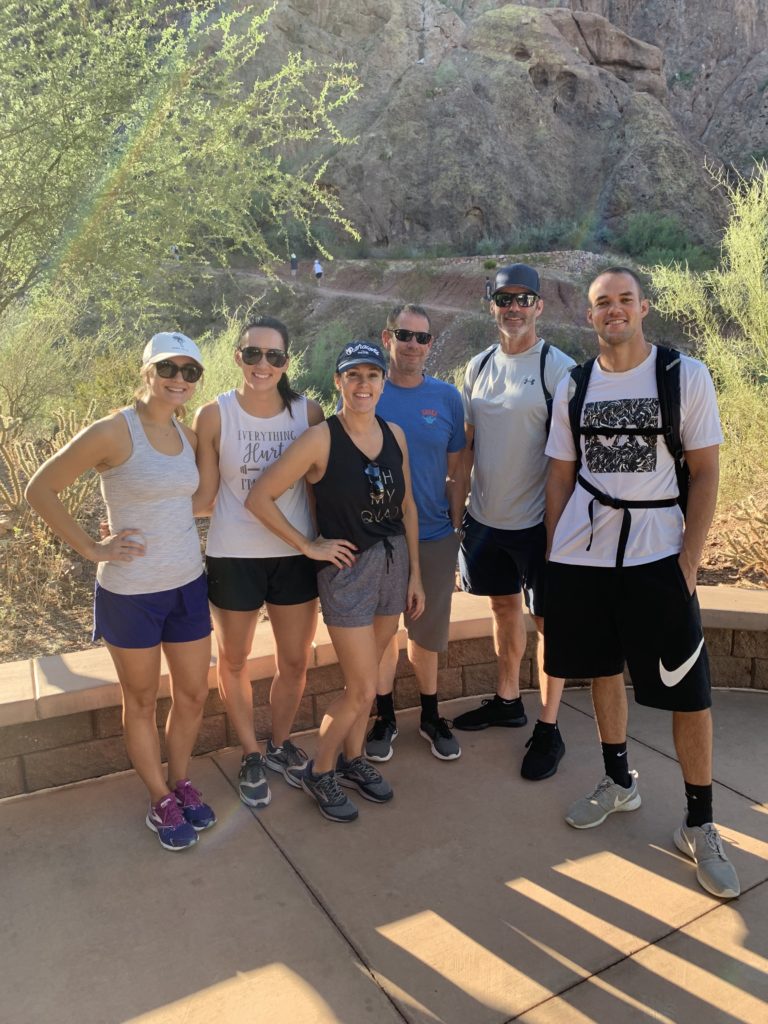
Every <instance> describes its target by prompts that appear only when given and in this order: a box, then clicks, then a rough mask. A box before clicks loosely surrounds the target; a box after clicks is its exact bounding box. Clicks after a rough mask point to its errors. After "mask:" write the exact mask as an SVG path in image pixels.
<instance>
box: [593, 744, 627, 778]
mask: <svg viewBox="0 0 768 1024" xmlns="http://www.w3.org/2000/svg"><path fill="white" fill-rule="evenodd" d="M600 746H601V747H602V748H603V764H604V765H605V774H606V775H608V776H609V777H610V778H612V779H613V781H614V782H615V783H616V785H617V786H623V787H624V789H629V787H630V786H631V785H632V776H631V775H630V774H629V763H628V761H627V744H626V741H625V742H624V743H601V744H600Z"/></svg>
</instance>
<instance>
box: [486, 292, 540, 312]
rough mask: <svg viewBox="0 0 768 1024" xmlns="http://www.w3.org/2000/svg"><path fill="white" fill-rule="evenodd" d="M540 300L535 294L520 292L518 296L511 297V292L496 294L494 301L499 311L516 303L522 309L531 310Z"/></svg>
mask: <svg viewBox="0 0 768 1024" xmlns="http://www.w3.org/2000/svg"><path fill="white" fill-rule="evenodd" d="M538 298H539V296H538V295H536V294H535V293H534V292H518V293H517V294H516V295H510V294H509V292H496V294H495V295H494V296H493V301H494V302H495V303H496V305H497V306H498V307H499V309H506V308H507V307H508V306H511V305H512V303H513V302H516V303H517V305H518V306H519V307H520V308H521V309H530V308H531V306H534V305H535V304H536V302H537V300H538Z"/></svg>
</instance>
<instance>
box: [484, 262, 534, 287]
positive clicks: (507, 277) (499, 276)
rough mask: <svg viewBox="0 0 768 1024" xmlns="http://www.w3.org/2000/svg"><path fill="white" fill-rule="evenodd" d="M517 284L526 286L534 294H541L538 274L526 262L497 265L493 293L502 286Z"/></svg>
mask: <svg viewBox="0 0 768 1024" xmlns="http://www.w3.org/2000/svg"><path fill="white" fill-rule="evenodd" d="M512 286H517V287H519V288H527V289H528V291H529V292H533V293H534V294H535V295H541V283H540V282H539V275H538V272H537V271H536V270H534V269H533V267H529V266H528V264H527V263H512V264H510V266H508V267H499V269H498V270H497V271H496V277H495V278H494V279H493V293H494V295H495V294H496V292H498V291H501V289H502V288H509V287H512Z"/></svg>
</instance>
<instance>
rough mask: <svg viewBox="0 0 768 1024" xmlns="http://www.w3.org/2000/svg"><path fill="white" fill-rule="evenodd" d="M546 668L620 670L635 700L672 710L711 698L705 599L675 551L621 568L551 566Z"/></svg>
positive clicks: (571, 673) (562, 672) (693, 707)
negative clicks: (692, 587) (700, 597)
mask: <svg viewBox="0 0 768 1024" xmlns="http://www.w3.org/2000/svg"><path fill="white" fill-rule="evenodd" d="M547 571H548V575H547V599H546V604H545V610H544V671H545V672H546V673H548V674H549V675H551V676H555V677H560V678H565V679H593V678H594V677H595V676H612V675H618V674H619V673H621V672H623V671H624V663H625V661H626V664H627V667H628V669H629V674H630V677H631V680H632V687H633V689H634V691H635V701H636V702H637V703H638V704H644V705H646V706H647V707H651V708H662V709H664V710H666V711H702V710H703V709H704V708H708V707H710V706H711V704H712V697H711V694H710V674H709V660H708V658H707V649H706V645H705V643H704V632H703V629H702V626H701V612H700V609H699V600H698V598H697V596H696V594H695V592H694V593H693V594H691V593H690V592H689V590H688V586H687V584H686V582H685V577H684V576H683V573H682V571H681V569H680V566H679V565H678V561H677V556H676V555H673V556H672V557H670V558H662V559H660V560H659V561H657V562H648V563H646V564H645V565H633V566H629V567H626V568H623V569H613V568H602V567H600V568H596V567H595V566H591V565H564V564H563V563H559V562H550V563H549V565H548V567H547Z"/></svg>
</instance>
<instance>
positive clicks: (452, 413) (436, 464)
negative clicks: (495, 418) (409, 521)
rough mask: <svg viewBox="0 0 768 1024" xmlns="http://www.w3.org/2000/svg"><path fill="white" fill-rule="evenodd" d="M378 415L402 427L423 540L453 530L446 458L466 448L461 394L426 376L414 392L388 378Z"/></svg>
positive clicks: (435, 537) (434, 538)
mask: <svg viewBox="0 0 768 1024" xmlns="http://www.w3.org/2000/svg"><path fill="white" fill-rule="evenodd" d="M376 415H377V416H381V417H382V419H385V420H388V421H389V422H390V423H397V425H398V426H399V427H402V428H403V432H404V433H405V440H406V441H407V442H408V457H409V459H410V464H411V485H412V487H413V499H414V501H415V502H416V508H417V509H418V513H419V540H439V539H440V538H441V537H445V536H447V535H448V534H449V533H450V532H451V530H452V529H453V526H452V524H451V515H450V511H449V509H448V498H447V497H446V494H445V478H446V474H447V468H448V457H447V456H448V453H449V452H458V451H461V449H462V448H463V447H464V407H463V406H462V404H461V395H460V394H459V392H458V391H457V390H456V388H455V387H454V386H453V385H452V384H447V383H446V382H445V381H443V380H437V379H436V378H435V377H426V376H425V377H424V380H423V381H422V382H421V384H419V385H418V387H415V388H401V387H398V386H397V384H393V383H392V381H391V380H387V381H386V382H385V383H384V392H383V394H382V396H381V398H380V399H379V401H378V404H377V405H376Z"/></svg>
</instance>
